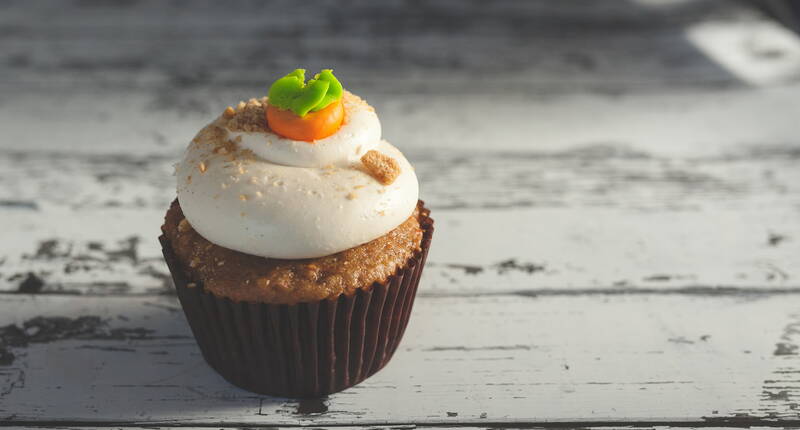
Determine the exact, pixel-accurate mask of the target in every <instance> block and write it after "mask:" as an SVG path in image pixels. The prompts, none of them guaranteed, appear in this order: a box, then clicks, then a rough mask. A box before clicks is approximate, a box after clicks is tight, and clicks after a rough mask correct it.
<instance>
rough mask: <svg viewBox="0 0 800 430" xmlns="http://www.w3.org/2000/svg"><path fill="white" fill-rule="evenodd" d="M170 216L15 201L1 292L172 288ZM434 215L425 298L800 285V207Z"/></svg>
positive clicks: (3, 245)
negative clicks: (165, 235) (162, 229)
mask: <svg viewBox="0 0 800 430" xmlns="http://www.w3.org/2000/svg"><path fill="white" fill-rule="evenodd" d="M163 212H164V211H163V210H159V209H149V208H143V209H129V208H113V207H112V208H101V209H97V210H89V211H81V210H78V211H73V210H69V209H61V210H55V209H52V210H48V211H47V212H45V213H41V212H36V211H29V210H26V209H24V208H23V209H17V210H9V209H6V210H4V211H3V212H1V213H2V215H3V220H4V225H6V226H8V227H10V231H8V232H6V233H5V235H4V240H3V241H0V290H1V291H5V292H21V293H52V292H61V293H71V294H99V295H107V294H111V295H113V294H164V293H166V294H172V288H171V284H170V280H169V275H168V272H167V270H166V266H165V264H164V263H163V258H162V257H161V248H160V246H159V244H158V242H157V240H156V238H157V236H158V234H159V226H160V224H161V222H162V220H163ZM433 215H434V218H435V219H436V223H437V228H436V237H435V238H434V243H433V247H432V250H431V254H430V256H429V259H428V261H429V263H428V265H427V267H426V269H425V273H424V274H423V281H422V287H421V288H422V290H421V294H424V295H454V294H455V295H473V294H501V293H516V294H528V295H531V294H576V293H599V294H617V293H631V292H634V293H635V292H639V293H641V292H662V293H688V294H728V293H732V294H735V293H737V292H749V293H754V294H757V293H771V292H788V291H798V290H800V273H798V269H800V267H799V266H798V255H800V223H798V222H797V216H798V214H797V211H795V210H786V209H780V208H776V209H769V208H764V209H725V208H716V209H714V210H711V209H709V210H704V211H700V212H697V211H669V212H661V211H655V212H651V211H635V210H629V209H620V208H581V209H580V210H576V209H574V208H522V209H507V210H447V209H442V210H438V211H434V213H433ZM466 244H469V245H468V246H465V245H466Z"/></svg>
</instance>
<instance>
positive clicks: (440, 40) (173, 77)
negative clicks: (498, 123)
mask: <svg viewBox="0 0 800 430" xmlns="http://www.w3.org/2000/svg"><path fill="white" fill-rule="evenodd" d="M220 16H224V17H225V19H224V20H221V19H220ZM111 23H113V25H111ZM754 23H765V24H767V25H769V24H771V25H770V27H769V30H770V31H776V30H777V29H779V28H780V27H779V26H778V25H777V24H774V23H772V22H771V21H768V20H766V19H765V18H764V17H763V15H762V14H761V13H760V12H758V11H756V10H754V9H753V8H751V7H747V5H740V4H730V2H726V1H702V2H681V1H661V2H603V3H602V4H593V5H591V7H587V5H585V4H581V3H576V4H573V5H566V6H565V5H559V6H553V5H552V3H550V2H547V1H536V2H521V3H520V2H513V1H495V2H491V3H490V4H485V3H482V2H476V3H465V2H462V1H458V0H444V1H443V0H438V1H430V2H424V3H413V4H411V3H408V2H391V3H390V4H385V5H384V4H382V5H381V6H380V7H378V6H376V5H375V4H374V3H372V2H368V1H358V2H347V3H345V4H336V5H319V4H314V5H312V4H308V5H300V4H298V3H296V2H291V1H286V0H284V1H280V2H271V3H270V4H268V5H267V4H260V3H244V2H238V3H237V4H235V5H233V6H232V5H230V4H219V3H215V2H210V1H205V2H198V3H196V4H193V7H186V6H185V4H183V3H181V2H178V1H172V2H159V1H135V2H126V4H125V5H120V6H117V7H112V6H108V5H102V4H92V3H86V2H76V4H68V5H67V6H66V7H65V6H63V5H59V6H54V5H47V4H42V5H36V6H30V5H25V4H24V3H23V2H19V3H11V4H9V5H6V6H4V10H3V14H2V16H0V25H2V26H3V29H4V31H3V37H4V41H5V42H6V43H4V44H3V47H2V48H0V53H1V54H2V55H3V56H4V57H6V58H8V59H9V60H8V62H7V65H6V66H5V67H4V68H3V70H2V72H1V73H0V77H3V78H5V79H2V80H0V82H3V81H6V82H7V81H8V80H9V79H11V80H13V82H15V83H24V84H28V85H39V86H51V87H62V86H63V85H64V84H65V83H79V84H82V85H88V86H109V85H123V86H139V85H143V84H145V85H147V84H156V85H163V86H165V87H166V86H174V85H181V86H197V85H205V84H216V83H257V84H258V85H263V79H264V75H265V74H266V75H269V76H271V75H273V74H274V73H275V71H276V70H278V71H282V70H285V69H291V68H294V67H296V66H297V63H298V61H299V60H300V61H302V62H303V63H305V64H307V65H308V66H310V67H314V68H318V67H320V66H331V65H332V66H334V67H337V69H339V70H341V72H342V74H343V75H346V76H350V77H351V79H352V80H354V81H363V82H376V81H383V84H382V85H385V86H395V87H396V88H403V87H411V88H453V87H463V86H464V84H465V83H469V82H474V81H475V78H474V77H475V76H480V75H485V74H490V75H491V76H492V77H493V79H492V80H483V83H482V88H484V89H491V90H494V89H496V88H498V87H500V88H509V87H512V86H530V85H532V84H533V85H536V86H538V87H539V88H542V89H546V90H548V91H553V90H558V91H563V90H568V91H569V90H574V89H575V88H576V86H577V87H580V88H583V89H587V88H588V89H597V88H601V89H609V88H620V87H628V88H630V87H637V88H641V87H644V86H653V85H656V86H660V85H698V84H700V85H736V84H739V83H741V82H742V81H743V79H742V78H743V77H742V76H740V75H737V73H736V71H733V72H731V71H730V70H727V69H725V68H723V67H721V66H720V65H719V64H718V63H717V62H715V61H714V60H712V59H709V58H707V57H705V56H703V55H700V54H701V53H702V52H703V51H702V50H701V49H699V48H698V46H697V43H696V38H695V39H692V38H690V37H687V32H688V31H690V30H691V31H694V32H695V33H700V34H702V35H703V36H702V37H711V38H713V40H715V41H717V40H718V39H719V37H718V33H719V31H718V30H716V28H715V26H714V25H715V24H722V30H723V31H724V34H725V35H726V36H729V37H728V38H729V39H730V43H728V45H729V46H728V49H729V50H730V51H733V52H734V53H736V54H737V55H738V56H739V57H742V58H743V59H745V60H747V61H749V62H753V63H767V64H769V65H770V66H771V67H772V68H777V69H779V70H780V69H781V68H780V67H778V66H787V65H789V66H790V65H794V64H795V61H796V57H795V56H793V55H792V54H794V53H796V52H797V51H796V47H792V46H778V47H774V46H771V45H770V44H767V45H766V46H765V45H764V43H749V42H751V41H752V40H754V39H755V40H756V41H759V36H760V35H761V33H763V31H758V28H754V26H753V24H754ZM709 25H710V26H711V28H708V27H709ZM718 26H719V25H717V27H718ZM706 34H708V36H705V35H706ZM702 37H701V39H702ZM743 42H744V43H743ZM631 58H635V59H636V61H635V62H634V61H631ZM784 69H788V68H787V67H784ZM54 70H57V71H58V73H54ZM461 70H467V71H469V72H471V73H452V72H453V71H461ZM108 72H111V73H108ZM792 72H794V73H792ZM796 72H797V71H796V70H791V69H789V70H785V71H784V73H782V74H779V75H769V76H770V78H772V79H773V80H775V79H778V80H780V79H786V78H792V77H797V73H796ZM420 76H425V78H426V79H424V80H422V79H419V77H420ZM747 77H748V76H746V75H745V76H744V78H745V79H746V78H747ZM12 86H13V85H12Z"/></svg>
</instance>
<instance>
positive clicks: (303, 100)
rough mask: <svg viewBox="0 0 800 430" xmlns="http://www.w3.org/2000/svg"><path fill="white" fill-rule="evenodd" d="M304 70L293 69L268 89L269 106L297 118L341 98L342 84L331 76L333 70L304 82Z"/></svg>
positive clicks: (325, 71) (326, 70)
mask: <svg viewBox="0 0 800 430" xmlns="http://www.w3.org/2000/svg"><path fill="white" fill-rule="evenodd" d="M305 76H306V71H305V69H295V70H294V71H293V72H292V73H289V74H288V75H286V76H284V77H282V78H280V79H278V80H277V81H275V82H274V83H273V84H272V85H271V86H270V87H269V104H271V105H273V106H275V107H277V108H279V109H288V110H291V111H292V112H294V113H295V114H297V115H298V116H301V117H302V116H306V114H307V113H309V112H316V111H319V110H321V109H325V108H326V107H327V106H328V105H329V104H331V103H333V102H335V101H336V100H339V99H340V98H342V92H343V91H344V90H343V89H342V84H341V83H339V80H338V79H336V76H333V70H330V69H325V70H322V71H321V72H319V73H317V74H316V75H314V79H311V80H309V81H308V83H306V82H305Z"/></svg>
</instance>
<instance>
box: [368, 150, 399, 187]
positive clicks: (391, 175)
mask: <svg viewBox="0 0 800 430" xmlns="http://www.w3.org/2000/svg"><path fill="white" fill-rule="evenodd" d="M361 162H362V163H363V164H364V167H366V168H367V170H368V171H369V173H370V174H371V175H372V177H374V178H375V179H376V180H377V181H378V182H380V183H381V184H383V185H391V184H392V183H394V180H395V179H397V177H398V176H400V164H399V163H398V162H397V160H395V159H394V158H392V157H389V156H388V155H384V154H381V153H380V152H378V151H376V150H374V149H373V150H370V151H367V153H366V154H364V156H363V157H361Z"/></svg>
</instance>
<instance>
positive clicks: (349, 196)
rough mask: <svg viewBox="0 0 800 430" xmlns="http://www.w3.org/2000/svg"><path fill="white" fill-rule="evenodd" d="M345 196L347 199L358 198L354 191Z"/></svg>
mask: <svg viewBox="0 0 800 430" xmlns="http://www.w3.org/2000/svg"><path fill="white" fill-rule="evenodd" d="M345 197H347V200H355V199H356V198H358V194H356V193H347V195H346V196H345Z"/></svg>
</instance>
